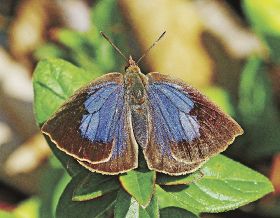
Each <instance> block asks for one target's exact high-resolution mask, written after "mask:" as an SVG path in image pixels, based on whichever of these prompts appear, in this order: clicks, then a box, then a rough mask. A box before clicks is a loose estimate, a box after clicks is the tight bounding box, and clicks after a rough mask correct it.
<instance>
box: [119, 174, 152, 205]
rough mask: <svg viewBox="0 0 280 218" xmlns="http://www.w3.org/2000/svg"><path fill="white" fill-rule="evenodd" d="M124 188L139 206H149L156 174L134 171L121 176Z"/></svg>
mask: <svg viewBox="0 0 280 218" xmlns="http://www.w3.org/2000/svg"><path fill="white" fill-rule="evenodd" d="M119 180H120V182H121V184H122V186H123V188H124V189H125V190H126V191H127V192H128V193H129V194H130V195H131V196H133V197H134V198H135V199H136V200H137V201H138V202H139V204H141V205H142V206H147V205H148V204H149V202H150V200H151V198H152V195H153V192H154V188H155V180H156V173H155V172H154V171H150V170H148V169H143V170H142V169H141V170H132V171H129V172H127V173H125V174H122V175H120V177H119Z"/></svg>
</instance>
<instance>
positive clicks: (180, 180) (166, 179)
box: [156, 170, 203, 185]
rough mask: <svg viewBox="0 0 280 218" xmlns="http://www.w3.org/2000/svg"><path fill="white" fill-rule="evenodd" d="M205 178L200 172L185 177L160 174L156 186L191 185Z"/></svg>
mask: <svg viewBox="0 0 280 218" xmlns="http://www.w3.org/2000/svg"><path fill="white" fill-rule="evenodd" d="M202 178H203V175H202V173H201V171H200V170H198V171H196V172H194V173H192V174H189V175H183V176H169V175H166V174H162V173H158V174H157V179H156V184H159V185H190V184H191V183H193V182H196V181H198V180H200V179H202Z"/></svg>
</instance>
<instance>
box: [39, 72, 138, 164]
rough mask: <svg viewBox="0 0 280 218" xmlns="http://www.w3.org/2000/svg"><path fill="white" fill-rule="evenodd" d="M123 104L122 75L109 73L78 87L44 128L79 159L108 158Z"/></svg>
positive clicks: (114, 139) (53, 138) (57, 143)
mask: <svg viewBox="0 0 280 218" xmlns="http://www.w3.org/2000/svg"><path fill="white" fill-rule="evenodd" d="M124 104H125V96H124V85H123V75H122V74H120V73H110V74H107V75H105V76H103V77H100V78H99V79H97V80H95V81H94V82H93V83H91V84H89V85H88V86H86V87H84V88H82V89H80V90H78V91H77V92H76V93H75V94H74V95H73V96H72V97H71V98H70V99H69V100H68V101H67V102H66V103H65V104H63V105H62V106H61V107H60V109H59V110H58V111H57V112H56V113H55V114H54V115H53V116H52V117H51V118H50V119H49V120H48V121H47V122H46V123H45V124H44V125H43V127H42V131H43V132H44V133H45V134H47V135H48V136H49V137H50V138H51V140H52V141H53V142H54V143H55V144H56V145H57V147H58V148H59V149H61V150H63V151H65V152H66V153H67V154H69V155H71V156H73V157H75V158H76V159H78V160H80V161H86V162H89V163H100V162H105V161H108V160H109V159H110V158H111V156H112V155H113V153H114V149H115V144H116V141H117V140H118V139H117V137H118V134H117V133H116V131H120V130H119V129H120V128H123V127H120V125H119V124H118V122H119V119H120V117H121V116H122V114H123V108H124ZM122 125H123V126H125V125H126V124H125V123H123V124H122ZM132 161H135V160H132Z"/></svg>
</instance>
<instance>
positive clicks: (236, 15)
mask: <svg viewBox="0 0 280 218" xmlns="http://www.w3.org/2000/svg"><path fill="white" fill-rule="evenodd" d="M101 30H102V31H104V32H105V33H106V34H107V35H108V36H110V38H111V39H112V41H114V42H115V44H116V45H118V46H119V47H120V48H121V50H122V51H123V52H124V53H125V54H126V55H127V56H128V55H130V54H131V55H132V56H133V57H134V58H135V59H137V58H138V57H140V56H141V54H142V52H143V51H144V50H145V49H146V48H147V47H149V46H150V45H151V44H152V43H153V41H154V40H155V39H156V38H157V37H158V36H159V35H160V34H161V33H162V32H163V31H164V30H166V31H167V34H166V36H165V38H164V39H162V40H161V42H160V43H159V45H158V46H157V47H156V48H154V49H153V50H152V51H151V52H150V53H149V54H148V55H147V56H146V57H145V58H144V60H143V61H142V62H141V63H140V67H141V69H142V72H143V73H148V72H151V71H159V72H161V73H164V74H169V75H171V76H174V77H178V78H180V79H182V80H184V81H185V82H187V83H189V84H191V85H193V86H195V87H196V88H198V89H199V90H201V91H202V92H203V93H205V94H206V95H207V96H209V97H210V98H211V99H212V100H213V101H214V102H216V103H217V104H218V105H220V107H221V108H222V109H223V110H224V111H225V112H227V113H229V114H230V115H231V116H233V117H234V118H235V119H236V120H237V121H238V122H239V123H240V124H241V126H242V127H243V128H244V130H245V134H244V135H243V136H241V137H238V139H237V140H236V141H235V143H234V144H233V146H230V147H229V149H228V150H227V151H226V152H225V154H226V155H227V156H229V157H231V158H233V159H234V160H237V161H239V162H241V163H243V164H245V165H247V166H249V167H251V168H253V169H255V170H257V171H259V172H261V173H263V174H264V175H266V176H268V177H269V178H270V179H271V181H272V183H273V184H274V187H275V192H274V193H273V194H270V195H269V196H266V197H265V198H263V199H261V200H259V201H257V202H254V203H251V204H249V205H246V206H244V207H242V208H239V209H237V210H235V211H229V212H226V213H221V214H211V215H210V214H205V215H203V217H213V218H214V217H257V218H258V217H280V116H279V112H280V110H279V109H280V0H267V1H263V0H243V1H241V0H235V1H230V0H227V1H226V0H192V1H191V0H172V1H171V0H153V1H148V0H146V1H145V0H142V1H140V0H139V1H131V0H130V1H129V0H119V1H115V0H102V1H101V0H99V1H94V0H21V1H19V0H0V217H1V218H2V217H3V218H6V217H16V218H25V217H26V218H29V217H30V218H37V217H48V218H49V217H52V216H53V214H54V211H55V206H56V203H57V201H58V197H59V196H60V194H61V192H62V191H63V189H64V187H65V185H66V184H67V182H68V181H69V176H68V175H67V174H66V173H65V171H64V169H63V168H62V167H61V166H60V163H59V162H58V161H57V160H56V158H55V157H54V156H53V155H52V153H51V151H50V149H49V148H48V145H47V144H46V143H45V141H44V139H43V137H42V136H41V134H40V132H39V128H38V127H37V126H36V124H35V120H34V115H33V109H32V107H33V106H32V101H33V90H32V72H33V70H34V68H35V66H36V64H37V62H38V61H40V60H41V59H44V58H49V57H57V58H63V59H65V60H67V61H70V62H71V63H73V64H75V65H77V66H79V67H82V68H84V69H86V70H88V71H92V72H94V74H96V75H102V74H104V73H107V72H111V71H123V70H124V66H125V64H126V63H124V61H123V59H122V58H121V57H120V56H119V55H118V54H117V53H116V52H115V51H114V50H113V49H112V48H111V46H110V45H109V44H108V42H106V41H105V40H104V39H103V38H102V37H101V36H100V35H99V31H101Z"/></svg>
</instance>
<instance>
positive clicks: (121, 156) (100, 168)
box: [79, 100, 138, 175]
mask: <svg viewBox="0 0 280 218" xmlns="http://www.w3.org/2000/svg"><path fill="white" fill-rule="evenodd" d="M115 134H116V141H115V146H114V148H113V152H112V156H111V158H110V159H109V160H108V161H106V162H103V163H97V164H91V163H88V162H85V161H83V162H81V161H79V162H80V164H82V165H83V166H85V167H86V168H87V169H89V170H91V171H93V172H100V173H104V174H111V175H114V174H119V173H123V172H126V171H129V170H132V169H135V168H137V166H138V145H137V143H136V141H135V138H134V135H133V130H132V122H131V113H130V108H129V106H128V104H127V101H126V100H125V103H124V107H123V110H122V112H121V114H120V116H119V118H118V121H117V127H116V133H115Z"/></svg>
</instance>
